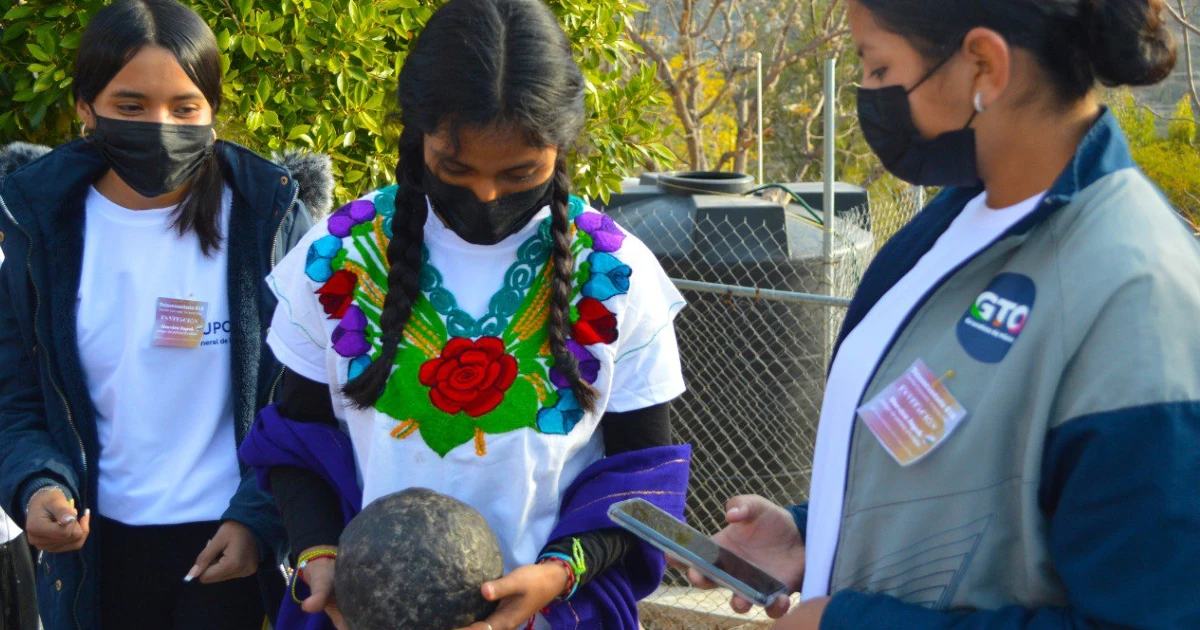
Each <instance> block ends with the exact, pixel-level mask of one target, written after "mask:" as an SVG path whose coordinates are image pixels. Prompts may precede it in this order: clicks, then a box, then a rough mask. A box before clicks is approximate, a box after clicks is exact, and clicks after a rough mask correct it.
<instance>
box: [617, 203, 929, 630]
mask: <svg viewBox="0 0 1200 630" xmlns="http://www.w3.org/2000/svg"><path fill="white" fill-rule="evenodd" d="M919 202H920V199H919V196H918V195H917V194H909V195H905V196H902V197H899V198H896V199H872V200H871V205H870V207H869V209H868V208H859V209H856V210H855V211H851V212H848V213H845V214H844V215H840V216H839V217H838V221H836V222H835V226H834V239H833V243H834V245H833V249H832V252H831V255H830V256H829V259H828V260H827V259H826V257H825V254H824V252H823V248H822V238H823V233H822V230H823V227H822V225H821V224H820V223H819V219H816V218H810V217H809V216H807V215H806V214H804V213H801V212H797V213H795V214H789V215H788V217H787V220H786V221H785V224H786V229H781V226H780V225H779V224H778V223H776V224H769V223H764V222H761V221H757V220H755V219H754V218H752V217H751V218H747V217H746V216H741V217H738V218H730V217H729V216H718V217H715V218H714V217H711V216H707V217H704V218H699V219H693V220H692V221H691V222H690V223H689V224H687V225H682V224H680V225H658V226H653V227H655V228H657V229H649V228H650V227H651V226H649V225H648V224H649V223H650V222H654V221H656V220H659V219H656V217H654V216H642V217H638V218H637V220H636V221H634V222H633V223H635V225H632V226H631V225H628V224H626V227H627V228H629V229H631V231H633V232H634V233H635V234H638V235H639V236H643V234H645V235H646V236H645V237H643V240H647V241H649V242H647V245H649V246H650V247H651V249H652V250H654V251H655V252H656V253H658V254H659V257H660V260H661V262H662V264H663V266H664V268H665V269H666V271H667V273H668V275H670V276H671V278H673V279H676V281H677V286H679V288H680V289H681V290H682V291H683V293H684V296H685V297H686V298H687V300H688V307H687V308H686V309H684V311H683V312H682V313H681V314H680V316H679V318H678V320H677V321H676V327H677V334H678V338H679V344H680V353H681V355H682V357H683V370H684V374H685V376H686V378H687V381H688V392H687V393H686V394H685V395H684V396H683V397H682V398H681V399H680V400H678V401H677V402H676V403H675V405H674V406H673V408H672V413H673V417H674V426H675V431H676V437H677V439H678V440H680V441H681V442H686V443H690V444H691V445H692V448H693V459H692V477H691V482H690V487H689V498H688V506H687V519H688V522H689V523H691V524H693V525H694V526H696V527H698V528H699V529H701V530H702V531H705V532H709V533H713V532H716V531H718V530H719V529H720V528H721V526H722V524H723V523H724V505H725V501H726V499H728V498H729V497H733V496H736V495H738V494H759V495H762V496H765V497H767V498H768V499H771V500H772V501H775V502H777V503H780V504H783V505H792V504H795V503H799V502H802V501H804V500H805V499H806V497H807V495H808V487H809V479H810V476H811V472H812V453H813V446H814V443H815V440H816V426H817V418H818V415H819V412H820V406H821V399H822V394H823V390H824V383H825V374H826V367H827V365H828V358H829V352H830V349H831V345H832V342H833V340H834V338H835V336H836V334H837V331H838V329H839V327H840V325H841V321H842V318H843V316H844V313H845V306H846V304H847V303H848V301H849V300H848V299H847V298H848V297H849V296H851V295H852V294H853V292H854V289H855V287H856V286H857V284H858V281H859V279H860V278H861V276H862V273H863V272H864V271H865V269H866V266H867V264H869V262H870V260H871V258H872V257H873V256H874V254H875V252H876V251H877V250H878V248H879V246H880V245H881V244H882V239H883V238H886V237H887V236H890V235H891V234H893V233H895V231H896V230H897V229H899V227H900V226H901V225H903V223H904V222H906V221H907V220H908V219H909V218H911V216H912V215H913V214H914V213H915V211H916V209H917V208H918V207H919V206H918V203H919ZM791 207H792V208H796V206H791ZM843 217H845V218H844V219H843ZM661 220H662V221H673V220H676V219H673V218H670V217H664V218H662V219H661ZM627 221H628V219H627ZM639 221H640V222H641V223H642V225H641V226H640V227H641V228H642V229H639V226H638V225H636V223H638V222H639ZM663 235H668V236H667V237H665V238H667V239H668V240H667V241H664V236H663ZM877 235H878V236H877ZM830 297H832V298H834V299H830ZM728 600H729V594H728V593H724V592H720V591H712V592H703V591H697V590H694V589H691V588H690V587H688V586H687V583H686V580H684V579H683V578H682V576H681V575H679V574H678V573H676V572H675V571H674V570H672V571H670V572H669V573H668V575H667V578H666V579H665V581H664V584H663V588H661V589H660V590H659V592H658V593H656V594H655V595H654V596H652V597H651V598H650V599H649V600H647V601H646V602H644V604H643V625H644V627H645V628H646V629H647V630H659V629H666V628H672V629H674V628H689V629H691V628H738V627H756V626H758V625H759V624H765V623H766V621H767V620H766V618H765V617H757V618H754V617H751V618H747V617H743V616H738V615H734V614H733V613H732V612H731V611H730V610H729V607H728Z"/></svg>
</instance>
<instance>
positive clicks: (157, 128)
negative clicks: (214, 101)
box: [88, 111, 215, 197]
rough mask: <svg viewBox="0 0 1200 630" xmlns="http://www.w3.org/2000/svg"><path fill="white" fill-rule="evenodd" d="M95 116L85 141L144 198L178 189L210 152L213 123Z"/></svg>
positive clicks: (122, 179)
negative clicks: (154, 121)
mask: <svg viewBox="0 0 1200 630" xmlns="http://www.w3.org/2000/svg"><path fill="white" fill-rule="evenodd" d="M93 116H95V112H94V111H93ZM95 118H96V128H95V129H93V130H92V131H91V132H90V133H89V134H88V141H89V142H91V143H92V146H94V147H96V150H97V151H99V152H100V155H102V156H104V161H105V162H108V166H109V168H111V169H112V170H113V171H114V172H116V174H117V176H118V177H120V178H121V181H123V182H125V183H126V184H128V185H129V187H130V188H132V189H134V190H135V191H137V193H138V194H139V195H141V196H143V197H158V196H161V195H165V194H167V193H169V192H172V191H176V190H179V189H180V188H181V187H183V185H184V184H186V183H187V182H188V181H189V180H191V179H192V176H193V175H195V174H196V171H198V170H200V166H201V165H202V164H204V160H206V159H207V158H208V156H210V155H212V151H213V142H214V140H215V139H214V138H213V126H212V125H168V124H164V123H152V122H142V121H139V120H119V119H116V118H104V117H102V116H95Z"/></svg>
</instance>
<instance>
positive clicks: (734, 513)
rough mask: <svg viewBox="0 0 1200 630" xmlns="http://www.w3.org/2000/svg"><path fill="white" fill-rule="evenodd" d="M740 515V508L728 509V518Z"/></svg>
mask: <svg viewBox="0 0 1200 630" xmlns="http://www.w3.org/2000/svg"><path fill="white" fill-rule="evenodd" d="M741 513H742V508H740V507H731V508H729V516H737V515H738V514H741Z"/></svg>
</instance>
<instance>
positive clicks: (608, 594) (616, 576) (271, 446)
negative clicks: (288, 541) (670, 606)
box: [238, 405, 691, 630]
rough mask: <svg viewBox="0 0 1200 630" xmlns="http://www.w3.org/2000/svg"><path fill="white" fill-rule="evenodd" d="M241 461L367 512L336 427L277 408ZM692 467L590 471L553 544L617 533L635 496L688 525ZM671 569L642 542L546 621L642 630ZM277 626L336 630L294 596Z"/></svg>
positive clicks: (645, 454) (666, 460)
mask: <svg viewBox="0 0 1200 630" xmlns="http://www.w3.org/2000/svg"><path fill="white" fill-rule="evenodd" d="M238 454H239V455H240V456H241V458H242V461H243V462H245V464H246V465H247V466H249V467H251V468H253V469H254V470H255V473H256V475H257V477H258V483H259V486H261V487H262V488H263V489H264V490H266V491H268V492H270V489H271V488H270V481H269V471H270V469H271V468H273V467H277V466H295V467H298V468H303V469H305V470H309V471H312V472H314V473H316V474H317V475H319V476H320V477H321V478H322V479H324V480H325V481H326V482H327V483H329V485H330V487H332V488H333V489H334V490H335V491H336V492H337V494H338V496H339V498H340V499H341V501H342V515H343V516H344V517H345V519H346V522H350V519H352V518H354V516H355V515H356V514H358V512H359V510H360V509H362V490H361V489H360V488H359V486H358V478H357V473H356V470H357V469H356V467H355V461H354V452H353V448H352V446H351V443H350V438H349V436H347V435H346V434H345V433H343V432H342V431H340V430H338V429H337V428H335V427H331V426H327V425H321V424H312V423H303V422H294V421H291V420H288V419H287V418H284V417H283V416H281V415H279V412H278V411H277V410H276V408H275V406H274V405H271V406H269V407H267V408H266V409H263V410H262V411H261V412H260V413H259V415H258V421H257V422H255V423H254V426H253V427H252V428H251V430H250V434H249V435H248V436H246V439H245V441H243V442H242V446H241V448H240V449H239V450H238ZM690 461H691V447H689V446H662V447H658V448H650V449H645V450H641V451H633V452H629V453H622V454H620V455H614V456H612V457H605V458H604V459H601V460H600V461H598V462H596V463H594V464H592V465H591V466H589V467H588V468H587V469H586V470H584V471H583V472H582V473H580V474H579V477H578V478H576V479H575V481H574V482H573V483H572V484H571V485H570V487H568V488H567V491H566V494H565V495H564V497H563V505H562V507H561V509H560V512H559V520H558V524H557V525H556V526H555V527H554V531H553V532H551V534H550V540H557V539H559V538H562V537H564V536H571V535H574V534H579V533H582V532H586V531H592V530H596V529H604V528H608V527H613V526H614V525H613V522H612V521H611V520H609V518H608V506H610V505H612V504H613V503H616V502H618V501H623V500H626V499H632V498H635V497H641V498H643V499H645V500H647V501H649V502H651V503H653V504H655V505H657V506H658V507H660V508H662V509H664V510H666V511H667V512H670V513H671V514H673V515H675V516H677V517H680V518H682V516H683V506H684V498H685V494H686V490H687V481H688V470H689V466H690ZM665 568H666V560H665V559H664V558H663V554H662V553H661V552H659V551H658V550H657V549H654V548H653V547H651V546H650V545H648V544H645V543H643V544H641V545H640V546H639V548H638V549H637V550H635V551H633V552H630V553H629V554H627V555H626V557H625V560H624V561H623V562H622V563H620V564H618V565H616V566H613V567H612V568H610V569H609V570H607V571H605V572H604V573H602V574H601V575H599V576H596V577H595V578H594V579H592V580H591V581H590V582H588V583H587V584H585V585H583V586H581V587H580V588H579V590H578V591H576V593H575V596H574V597H572V598H571V600H570V601H568V602H564V603H562V604H558V605H555V606H553V607H551V609H550V611H549V613H548V614H547V616H546V618H547V620H548V621H549V622H550V625H551V627H552V628H554V630H575V629H581V630H590V629H592V628H598V629H604V630H638V611H637V602H638V601H639V600H641V599H643V598H645V597H646V596H648V595H650V593H652V592H653V591H654V589H655V588H657V587H658V585H659V583H660V582H661V581H662V574H663V570H664V569H665ZM296 593H297V595H298V596H299V597H300V598H301V599H304V597H306V596H307V594H308V593H307V589H306V588H305V586H304V583H303V581H301V582H299V583H298V584H297V585H296ZM275 627H276V628H277V629H278V630H301V629H303V630H333V624H332V623H331V622H330V621H329V619H328V617H326V616H325V615H324V614H319V615H309V614H306V613H304V612H303V611H301V610H300V605H299V604H297V603H296V602H295V601H293V600H292V597H291V594H290V593H288V594H287V595H285V596H284V599H283V608H282V609H281V610H280V612H279V620H278V622H277V623H276V624H275Z"/></svg>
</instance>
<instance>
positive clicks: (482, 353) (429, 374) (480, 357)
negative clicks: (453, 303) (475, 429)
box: [420, 337, 517, 418]
mask: <svg viewBox="0 0 1200 630" xmlns="http://www.w3.org/2000/svg"><path fill="white" fill-rule="evenodd" d="M420 379H421V384H422V385H424V386H426V387H429V388H431V389H430V390H429V400H430V401H432V402H433V405H434V406H435V407H437V408H438V409H441V410H442V411H444V412H446V413H449V414H456V413H458V412H460V411H462V412H466V414H467V415H468V416H471V417H472V418H478V417H479V416H482V415H484V414H486V413H488V412H490V411H491V410H493V409H495V408H496V407H497V406H498V405H499V404H500V403H501V402H502V401H503V400H504V392H506V391H508V388H509V387H512V384H513V381H515V380H517V360H516V359H514V358H513V357H512V355H509V354H505V352H504V343H503V342H501V341H500V340H499V339H498V338H496V337H483V338H481V339H479V340H478V341H471V340H470V339H465V338H463V337H455V338H454V339H451V340H450V343H448V344H446V347H445V348H444V349H443V350H442V356H440V357H438V358H436V359H431V360H429V361H426V362H425V364H424V365H422V366H421V374H420Z"/></svg>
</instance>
